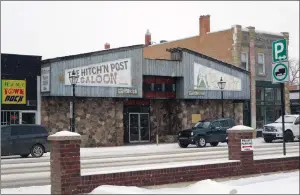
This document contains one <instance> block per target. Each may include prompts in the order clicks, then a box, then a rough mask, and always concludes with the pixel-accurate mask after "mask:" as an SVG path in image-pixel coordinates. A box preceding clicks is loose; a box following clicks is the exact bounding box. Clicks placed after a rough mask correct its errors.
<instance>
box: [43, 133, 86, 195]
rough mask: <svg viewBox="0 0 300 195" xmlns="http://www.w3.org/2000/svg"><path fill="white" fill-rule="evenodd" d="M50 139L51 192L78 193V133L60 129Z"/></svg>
mask: <svg viewBox="0 0 300 195" xmlns="http://www.w3.org/2000/svg"><path fill="white" fill-rule="evenodd" d="M48 140H49V141H50V171H51V194H70V195H71V194H78V192H79V190H80V189H79V185H80V177H81V175H80V142H81V136H80V135H79V134H78V133H73V132H69V131H60V132H57V133H55V134H53V135H50V136H49V137H48Z"/></svg>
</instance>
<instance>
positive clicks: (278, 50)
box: [275, 42, 285, 60]
mask: <svg viewBox="0 0 300 195" xmlns="http://www.w3.org/2000/svg"><path fill="white" fill-rule="evenodd" d="M283 49H284V45H283V43H281V42H279V43H275V58H276V59H280V60H281V58H282V57H281V56H278V54H280V53H281V52H283ZM283 59H285V57H284V58H283Z"/></svg>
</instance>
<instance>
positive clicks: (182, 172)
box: [49, 128, 299, 194]
mask: <svg viewBox="0 0 300 195" xmlns="http://www.w3.org/2000/svg"><path fill="white" fill-rule="evenodd" d="M252 133H253V129H252V130H249V128H248V130H243V131H237V130H234V131H228V140H229V142H228V146H229V147H228V152H229V158H230V159H232V160H235V161H231V162H230V161H229V162H226V163H218V164H207V165H197V166H185V167H177V168H164V169H152V170H142V171H131V172H121V173H110V174H95V175H87V176H81V172H80V139H81V137H80V135H79V134H77V135H76V133H73V135H72V136H66V137H61V136H56V135H52V136H49V140H50V141H51V153H50V156H51V157H50V159H51V166H50V167H51V194H79V193H89V192H91V191H92V190H93V189H95V188H96V187H98V186H100V185H125V186H128V185H129V186H150V185H162V184H170V183H178V182H190V181H199V180H204V179H214V178H224V177H231V176H241V175H249V174H258V173H268V172H276V171H287V170H295V169H299V157H286V158H277V159H266V160H253V151H247V152H241V151H240V147H241V145H240V139H247V138H251V137H252ZM238 148H239V149H238ZM237 160H238V161H237Z"/></svg>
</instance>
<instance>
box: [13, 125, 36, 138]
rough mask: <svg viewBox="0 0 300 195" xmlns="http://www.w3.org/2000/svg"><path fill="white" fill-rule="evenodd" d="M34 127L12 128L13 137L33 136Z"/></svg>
mask: <svg viewBox="0 0 300 195" xmlns="http://www.w3.org/2000/svg"><path fill="white" fill-rule="evenodd" d="M32 133H33V132H32V127H30V126H26V125H24V126H21V125H20V126H19V125H18V126H13V127H12V128H11V135H12V136H18V135H29V134H32Z"/></svg>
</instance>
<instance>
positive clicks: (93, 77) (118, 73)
mask: <svg viewBox="0 0 300 195" xmlns="http://www.w3.org/2000/svg"><path fill="white" fill-rule="evenodd" d="M72 71H75V72H76V74H77V75H78V76H79V78H78V81H77V85H79V86H99V87H131V85H132V83H131V82H132V78H131V59H130V58H126V59H120V60H115V61H110V62H102V63H99V64H92V65H88V66H82V67H78V68H72V69H67V70H65V85H71V83H70V79H69V76H70V75H71V74H72Z"/></svg>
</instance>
